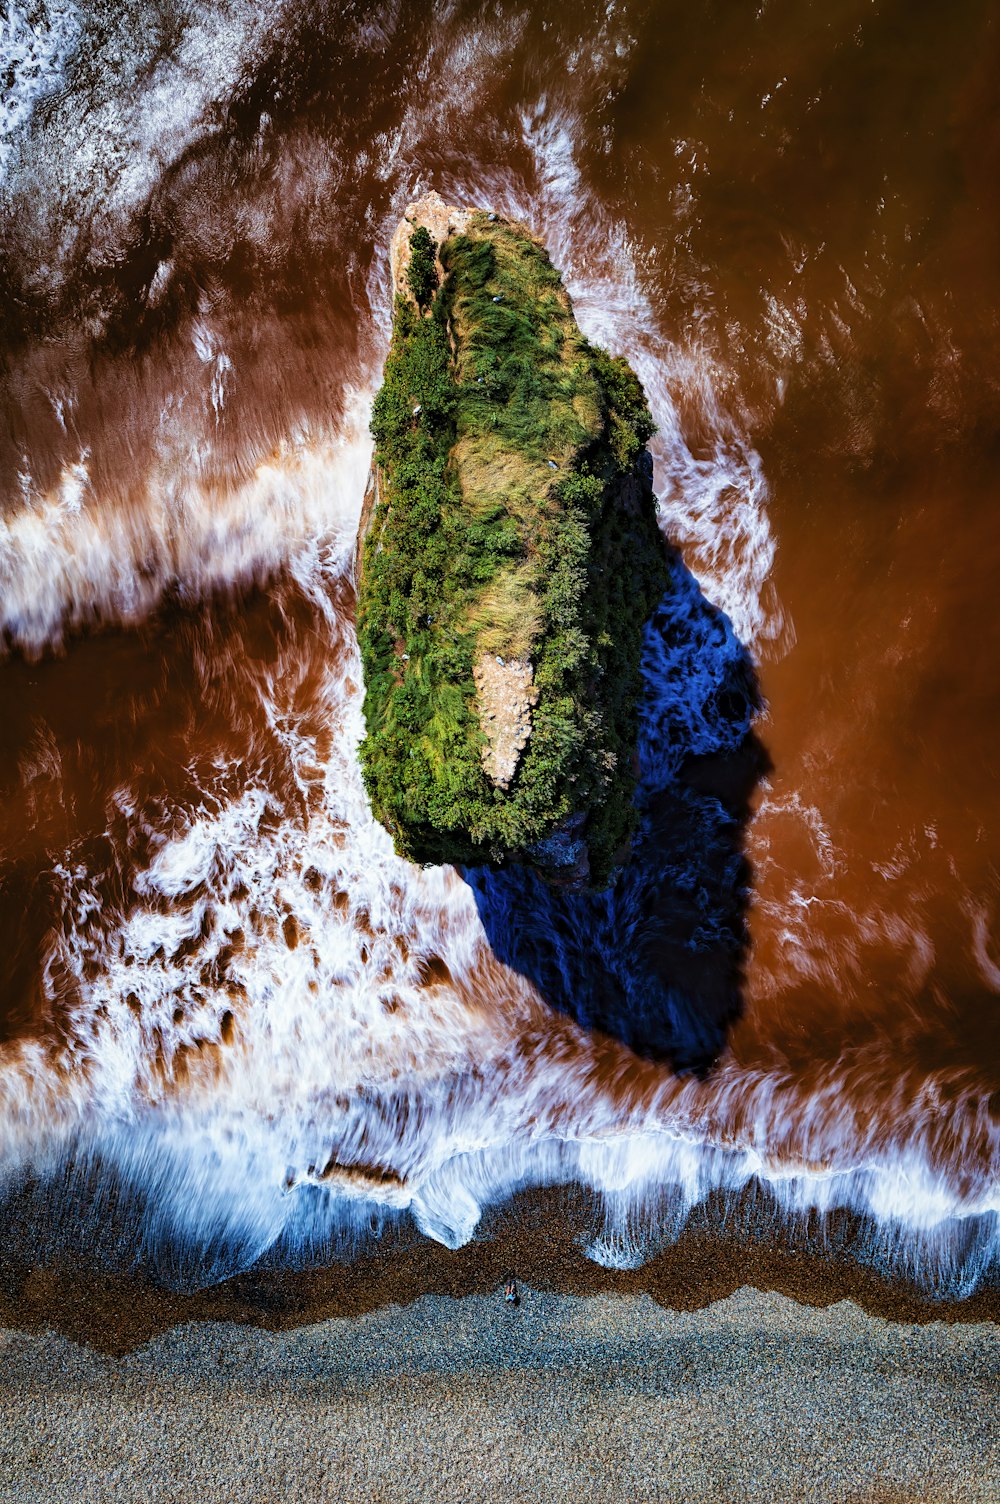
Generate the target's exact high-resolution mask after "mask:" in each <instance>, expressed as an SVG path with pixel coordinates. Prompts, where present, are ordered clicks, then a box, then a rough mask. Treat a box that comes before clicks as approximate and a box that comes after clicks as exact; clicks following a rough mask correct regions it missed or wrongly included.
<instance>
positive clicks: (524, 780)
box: [358, 215, 666, 884]
mask: <svg viewBox="0 0 1000 1504" xmlns="http://www.w3.org/2000/svg"><path fill="white" fill-rule="evenodd" d="M420 235H423V236H426V232H421V231H417V232H415V235H414V237H413V238H412V240H411V244H413V247H414V253H415V254H416V253H417V252H418V251H419V253H420V256H421V258H422V263H424V264H426V263H428V262H429V264H430V265H431V266H432V267H433V262H434V254H435V250H436V249H437V250H438V254H439V257H440V262H441V265H442V266H443V268H444V278H443V281H442V282H441V285H440V286H437V285H436V284H437V278H436V272H435V274H434V284H433V285H428V279H427V276H426V275H425V270H420V271H419V272H418V273H417V274H415V275H413V276H411V277H410V285H411V286H413V289H414V293H415V295H416V296H417V298H418V301H422V302H423V303H424V307H423V308H421V307H420V306H416V305H415V303H414V302H413V301H411V300H410V299H406V298H403V297H400V298H398V299H397V302H396V307H395V311H394V319H393V335H392V344H391V347H390V351H389V356H388V359H387V361H386V368H385V376H384V380H383V384H382V388H381V390H380V392H379V394H378V397H377V398H376V401H375V407H374V411H373V415H372V432H373V434H374V436H375V444H376V449H375V462H376V463H377V465H378V466H379V467H380V469H381V471H382V475H383V481H384V484H383V486H382V497H381V500H380V502H379V504H378V505H377V507H376V508H375V511H374V513H373V516H372V519H371V525H370V527H369V530H368V535H367V538H366V540H365V543H364V553H363V559H362V568H361V587H360V595H359V601H358V635H359V640H360V643H361V651H362V658H363V663H364V674H365V689H366V694H365V719H366V727H367V735H366V738H365V740H364V742H363V744H362V747H361V763H362V770H363V773H364V778H365V783H366V787H367V789H368V793H369V797H370V798H371V801H372V806H373V808H374V810H375V813H376V815H377V817H378V818H379V819H380V820H381V821H382V822H383V824H384V825H385V826H386V827H387V829H389V830H390V831H391V833H392V835H393V837H394V840H395V843H396V847H397V850H399V851H400V852H401V854H403V855H404V856H407V857H409V858H410V859H411V860H414V861H422V862H445V861H447V862H461V863H466V864H471V863H478V862H484V861H494V862H498V861H502V860H504V859H506V858H507V857H509V856H520V857H525V856H526V855H528V856H530V849H531V848H532V846H533V845H534V844H535V843H537V842H538V841H539V840H541V839H543V838H544V837H545V836H546V835H548V834H550V833H551V832H552V830H553V829H554V828H555V827H556V826H558V825H559V823H560V822H561V821H562V820H563V819H565V818H566V816H567V815H569V814H571V813H572V812H573V811H574V810H579V809H586V810H587V811H588V820H587V826H586V831H585V834H586V839H587V843H588V847H589V849H590V862H591V877H592V880H593V881H594V882H595V883H597V884H602V883H604V882H606V881H607V880H608V878H609V876H610V875H611V873H612V871H613V868H614V865H615V861H616V859H618V857H619V855H620V852H621V849H622V847H623V845H624V842H625V841H626V839H627V837H628V835H629V832H630V831H631V829H632V826H633V824H634V813H633V809H632V794H633V790H634V776H633V773H632V766H631V760H632V752H633V749H634V745H635V735H636V701H637V697H638V693H639V655H640V651H641V634H642V626H643V623H644V622H645V620H646V619H647V617H648V616H649V614H650V613H651V611H652V609H653V607H654V605H655V603H656V601H657V600H658V598H659V596H660V594H661V593H662V591H663V588H664V586H665V580H666V571H665V566H664V557H663V549H662V544H661V541H660V536H659V532H658V529H657V527H656V521H655V516H654V504H653V501H652V497H651V494H650V493H649V489H648V487H647V486H644V485H642V484H641V483H640V482H639V479H638V472H637V468H636V467H637V461H638V456H639V453H640V450H641V449H642V448H643V447H644V445H645V443H646V441H647V439H648V438H649V437H650V435H651V433H652V432H653V424H652V421H651V419H650V415H649V409H648V406H647V404H646V400H645V397H644V394H643V392H642V388H641V386H640V385H639V382H638V380H637V379H636V377H635V375H634V374H633V373H632V371H631V369H630V368H629V367H628V365H627V364H626V363H625V362H624V361H621V360H612V359H611V357H610V356H608V355H607V354H606V353H605V352H604V351H602V350H600V349H598V348H597V347H595V346H592V345H590V344H589V343H588V342H587V340H586V339H584V337H583V335H582V334H581V333H580V330H579V328H578V327H577V325H576V322H575V320H574V318H573V315H572V310H571V307H570V303H569V299H568V297H567V296H566V293H565V291H564V289H563V287H562V282H561V280H560V278H559V274H558V273H557V272H556V270H555V269H554V267H553V266H552V264H551V262H550V261H549V259H548V256H547V255H546V253H545V251H544V249H543V248H542V247H541V246H540V245H539V244H538V243H537V242H536V241H535V240H534V239H533V238H532V237H531V236H530V235H529V234H528V233H527V232H526V231H524V230H523V229H521V228H519V227H517V226H514V225H510V224H507V223H504V222H502V221H494V222H491V221H490V220H489V219H488V218H487V217H486V216H485V215H475V216H473V217H472V220H471V221H470V223H469V226H468V229H467V232H466V233H465V234H463V235H456V236H453V237H452V238H450V239H449V240H447V241H445V242H444V244H443V245H442V246H441V247H440V248H435V247H434V246H433V242H430V238H429V237H426V239H427V242H428V244H426V245H425V244H424V242H423V240H422V239H421V240H420V241H417V236H420ZM411 271H412V262H411ZM414 284H416V285H414ZM418 288H419V292H418ZM629 478H631V479H629ZM626 482H628V484H626ZM626 493H627V498H628V499H627V503H626V499H625V498H626ZM482 652H491V653H496V654H499V655H500V656H503V657H529V656H530V658H531V659H532V662H533V664H534V669H535V683H536V685H537V687H538V690H539V699H538V703H537V705H536V707H535V709H534V712H533V723H532V735H531V738H530V740H529V742H528V746H527V748H526V749H525V752H524V754H523V756H522V759H521V762H520V764H519V767H518V770H517V774H516V776H515V778H514V780H513V782H512V784H511V786H510V788H509V789H508V790H506V791H500V790H498V789H496V788H495V787H494V786H493V785H492V784H491V783H490V781H489V779H488V778H487V777H486V774H485V773H484V771H483V767H482V762H481V757H480V750H481V747H482V745H483V736H482V733H481V731H480V729H479V724H478V719H477V715H476V708H475V685H474V683H473V678H472V670H473V665H474V663H475V661H476V659H477V658H478V657H479V655H480V654H481V653H482Z"/></svg>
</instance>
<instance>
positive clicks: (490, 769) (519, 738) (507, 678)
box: [473, 653, 538, 789]
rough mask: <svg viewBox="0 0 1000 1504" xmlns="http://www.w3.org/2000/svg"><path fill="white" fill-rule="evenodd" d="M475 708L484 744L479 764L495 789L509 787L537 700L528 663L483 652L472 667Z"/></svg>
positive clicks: (526, 738)
mask: <svg viewBox="0 0 1000 1504" xmlns="http://www.w3.org/2000/svg"><path fill="white" fill-rule="evenodd" d="M473 677H474V679H475V681H476V708H477V710H478V713H479V724H480V726H481V727H482V730H483V735H484V736H485V737H486V745H485V746H484V747H483V767H484V768H485V769H486V775H487V777H488V778H489V779H490V780H491V782H493V783H494V784H495V785H496V786H497V788H498V789H506V788H509V787H510V782H511V779H512V778H513V777H514V774H515V773H516V771H517V764H518V761H519V759H520V756H521V753H522V752H523V751H524V749H525V746H526V745H527V742H528V737H529V736H530V735H531V707H532V706H533V705H535V704H537V702H538V690H537V689H536V688H535V686H534V684H533V683H532V678H533V670H532V667H531V664H530V663H526V662H524V661H522V660H521V659H517V658H515V659H513V660H512V661H511V662H507V661H505V660H504V659H503V658H499V657H497V656H495V655H494V654H491V653H484V654H483V655H482V657H481V658H480V659H479V661H478V662H477V664H476V666H475V669H474V670H473Z"/></svg>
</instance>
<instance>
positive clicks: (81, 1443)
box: [0, 1286, 1000, 1504]
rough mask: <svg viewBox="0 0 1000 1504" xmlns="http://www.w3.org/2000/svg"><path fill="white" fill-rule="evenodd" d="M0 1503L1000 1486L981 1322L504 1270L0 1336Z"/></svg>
mask: <svg viewBox="0 0 1000 1504" xmlns="http://www.w3.org/2000/svg"><path fill="white" fill-rule="evenodd" d="M0 1353H2V1362H0V1497H2V1498H3V1499H4V1500H10V1501H14V1500H15V1499H16V1500H17V1501H18V1504H26V1501H35V1500H38V1501H42V1500H45V1501H50V1500H51V1501H57V1500H62V1499H67V1500H69V1499H72V1500H73V1501H74V1504H82V1501H85V1500H106V1499H110V1498H113V1499H115V1500H131V1499H142V1500H144V1501H145V1500H155V1499H170V1500H181V1499H185V1500H186V1499H192V1500H193V1499H198V1500H229V1499H246V1498H254V1499H256V1500H261V1501H265V1500H268V1501H269V1500H281V1501H289V1500H299V1499H301V1500H307V1499H309V1500H314V1499H336V1500H352V1501H359V1504H360V1501H368V1500H372V1501H375V1500H386V1501H388V1500H393V1501H395V1500H401V1499H407V1500H424V1499H427V1500H434V1501H436V1504H443V1501H450V1500H456V1501H459V1500H461V1501H473V1500H492V1499H500V1498H506V1499H509V1500H548V1499H553V1498H560V1499H561V1498H565V1499H573V1500H579V1501H591V1500H593V1501H598V1500H620V1499H634V1500H659V1499H663V1500H668V1499H669V1500H684V1501H696V1500H705V1501H707V1500H712V1501H716V1500H718V1501H720V1504H722V1501H725V1504H737V1501H742V1500H747V1501H749V1500H758V1499H761V1500H765V1499H766V1500H768V1501H769V1504H775V1501H783V1500H795V1501H800V1500H806V1499H815V1500H822V1501H824V1504H833V1501H839V1500H844V1501H846V1500H851V1501H861V1500H864V1501H872V1504H874V1501H877V1500H878V1501H882V1500H886V1501H890V1500H891V1501H893V1504H901V1501H904V1500H906V1501H916V1500H921V1501H945V1500H963V1501H965V1500H970V1501H971V1500H976V1501H983V1504H986V1501H988V1500H995V1499H996V1498H997V1497H998V1496H1000V1445H998V1439H997V1437H998V1433H997V1423H996V1422H997V1400H998V1389H1000V1332H998V1331H997V1328H996V1327H995V1326H994V1325H992V1324H963V1323H952V1324H950V1325H949V1324H945V1323H943V1322H932V1323H929V1324H926V1325H924V1326H915V1325H911V1324H895V1323H890V1322H886V1321H883V1320H882V1319H880V1318H878V1317H872V1316H868V1315H866V1314H865V1313H863V1312H862V1311H861V1310H860V1309H859V1308H858V1307H857V1306H855V1305H854V1304H853V1303H851V1302H847V1301H843V1302H840V1303H838V1304H836V1305H833V1306H830V1307H829V1308H827V1309H825V1310H820V1309H811V1308H809V1307H806V1306H802V1305H799V1304H798V1303H796V1302H794V1301H792V1300H790V1299H788V1298H787V1297H785V1296H782V1295H778V1294H776V1293H761V1292H759V1291H756V1290H753V1289H749V1288H744V1289H741V1290H739V1291H737V1292H736V1293H735V1294H733V1295H731V1296H729V1297H727V1298H726V1299H725V1300H721V1301H718V1302H715V1303H713V1304H711V1305H709V1306H706V1307H705V1308H704V1309H702V1310H697V1311H691V1312H678V1311H671V1310H668V1309H664V1308H662V1307H660V1306H658V1305H657V1304H656V1302H655V1301H654V1300H653V1299H652V1298H651V1297H650V1296H649V1295H647V1294H640V1295H609V1294H601V1295H594V1296H592V1297H590V1298H582V1297H579V1296H573V1295H566V1294H554V1293H551V1292H545V1291H540V1290H536V1289H533V1288H530V1287H527V1286H525V1287H522V1301H521V1304H520V1306H519V1308H518V1309H516V1310H512V1309H511V1308H509V1307H506V1306H505V1305H504V1303H503V1301H502V1299H501V1298H500V1295H499V1292H498V1291H491V1293H490V1294H488V1295H470V1296H467V1297H466V1298H464V1299H454V1298H452V1297H450V1296H446V1295H425V1296H423V1297H421V1298H420V1299H418V1300H416V1301H414V1302H413V1303H412V1304H410V1305H408V1306H398V1305H392V1304H390V1305H387V1306H385V1307H383V1308H381V1309H379V1310H374V1311H369V1312H368V1313H367V1314H364V1315H360V1316H357V1317H353V1318H351V1317H334V1318H330V1319H327V1320H325V1321H322V1322H319V1323H317V1324H313V1325H307V1326H302V1327H298V1328H293V1329H291V1330H285V1331H266V1330H261V1329H260V1328H259V1327H252V1326H247V1325H245V1324H232V1323H220V1322H217V1321H211V1322H204V1323H195V1322H189V1323H187V1324H185V1325H182V1326H179V1327H177V1328H175V1329H172V1330H167V1331H165V1332H163V1333H162V1334H161V1335H159V1336H157V1337H156V1338H154V1339H153V1340H151V1341H149V1342H148V1343H146V1344H144V1345H143V1346H141V1347H139V1348H137V1349H135V1350H134V1351H132V1352H130V1353H126V1354H124V1355H122V1356H117V1357H110V1356H107V1355H102V1354H101V1353H99V1352H96V1351H95V1350H94V1349H93V1348H91V1347H88V1346H85V1345H81V1344H79V1343H77V1342H75V1341H73V1340H72V1339H70V1338H67V1337H65V1336H62V1335H59V1334H56V1333H54V1332H46V1331H42V1332H35V1333H26V1332H13V1331H6V1332H4V1333H3V1334H2V1336H0Z"/></svg>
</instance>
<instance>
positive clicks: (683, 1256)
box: [0, 1190, 1000, 1354]
mask: <svg viewBox="0 0 1000 1504" xmlns="http://www.w3.org/2000/svg"><path fill="white" fill-rule="evenodd" d="M584 1210H585V1209H584ZM580 1213H581V1203H580V1198H579V1197H578V1196H573V1195H570V1196H569V1197H567V1194H566V1193H565V1192H563V1191H558V1190H556V1191H553V1190H549V1191H532V1192H526V1193H523V1194H522V1195H520V1196H518V1197H516V1198H515V1200H514V1201H513V1202H512V1203H508V1204H507V1205H505V1206H502V1207H498V1208H494V1209H492V1210H491V1211H490V1212H488V1213H487V1214H486V1215H485V1216H484V1218H483V1223H482V1224H481V1227H480V1230H479V1231H478V1232H477V1234H476V1236H475V1237H474V1238H473V1240H472V1241H471V1242H470V1243H467V1244H466V1245H465V1246H464V1247H462V1248H459V1249H456V1250H451V1249H448V1248H445V1247H444V1246H443V1245H441V1244H439V1243H435V1242H433V1241H432V1240H430V1239H428V1238H425V1237H423V1236H422V1235H421V1234H419V1233H418V1232H416V1231H415V1230H414V1229H412V1228H411V1229H402V1230H401V1229H398V1228H394V1229H390V1230H388V1231H387V1232H386V1233H385V1234H384V1235H383V1236H382V1238H381V1239H380V1240H374V1239H373V1240H372V1242H371V1243H369V1244H368V1245H366V1246H365V1247H363V1248H361V1249H360V1250H359V1252H358V1254H357V1256H356V1257H354V1258H352V1259H350V1260H349V1261H334V1260H333V1259H331V1260H330V1261H329V1262H326V1263H323V1264H321V1265H317V1266H315V1267H311V1268H299V1269H295V1268H289V1267H278V1266H268V1265H267V1264H266V1263H265V1262H262V1263H260V1264H258V1265H256V1266H255V1267H253V1268H251V1269H249V1270H247V1271H246V1272H243V1273H240V1274H236V1275H234V1276H232V1277H231V1278H229V1279H226V1280H223V1281H221V1282H219V1283H217V1284H211V1285H207V1286H205V1287H203V1288H200V1289H195V1290H182V1289H177V1288H169V1287H167V1286H166V1285H165V1283H164V1282H163V1281H162V1280H158V1279H157V1278H156V1277H155V1276H154V1275H153V1274H152V1273H150V1272H148V1271H141V1270H140V1271H134V1272H127V1271H122V1269H121V1268H120V1267H119V1268H117V1269H116V1268H115V1267H114V1265H113V1264H112V1263H111V1261H110V1260H105V1261H103V1262H102V1260H101V1259H100V1258H99V1256H98V1255H96V1254H95V1253H94V1252H93V1251H91V1250H87V1249H84V1248H80V1247H76V1248H72V1247H66V1248H64V1249H63V1250H62V1252H61V1253H60V1254H58V1255H52V1256H50V1257H48V1258H47V1259H45V1260H44V1261H40V1260H38V1257H37V1254H35V1253H34V1252H32V1254H30V1255H29V1254H28V1252H27V1250H28V1249H32V1250H34V1248H35V1247H36V1246H37V1245H36V1244H35V1243H33V1242H32V1240H31V1238H30V1236H28V1235H27V1234H28V1232H29V1230H30V1227H29V1226H25V1224H24V1223H23V1222H22V1224H21V1227H20V1229H19V1234H20V1235H19V1236H17V1235H16V1230H15V1228H12V1225H11V1223H10V1222H8V1238H7V1243H6V1248H5V1250H4V1251H3V1252H0V1327H3V1328H6V1329H8V1330H22V1331H37V1330H39V1329H50V1330H55V1331H57V1332H60V1333H61V1334H63V1335H65V1336H67V1337H69V1338H71V1339H72V1340H74V1341H78V1342H82V1343H84V1344H85V1345H87V1346H89V1347H93V1348H95V1349H97V1350H98V1351H101V1352H105V1353H111V1354H122V1353H126V1352H129V1351H131V1350H133V1349H134V1348H136V1347H138V1346H140V1345H141V1344H143V1343H145V1342H148V1341H149V1340H151V1339H152V1338H154V1337H156V1336H158V1335H160V1334H162V1333H165V1332H167V1331H169V1330H170V1329H172V1328H174V1327H177V1326H181V1325H187V1324H190V1323H192V1322H193V1323H201V1322H213V1321H214V1322H219V1321H222V1322H234V1323H240V1324H244V1325H248V1326H257V1327H263V1328H268V1329H270V1330H273V1331H286V1330H291V1329H294V1328H296V1327H301V1326H306V1325H311V1324H314V1323H316V1322H320V1321H325V1320H330V1319H340V1318H357V1317H361V1316H365V1315H367V1314H370V1313H372V1312H377V1311H379V1310H381V1309H383V1308H385V1307H387V1306H390V1305H393V1306H403V1307H405V1306H408V1305H411V1304H413V1303H414V1302H416V1301H419V1300H420V1299H422V1298H423V1297H425V1296H449V1297H453V1298H456V1299H463V1298H468V1297H477V1296H484V1297H485V1296H490V1295H492V1294H494V1293H496V1292H497V1291H499V1290H500V1289H501V1288H502V1285H503V1282H504V1278H505V1276H506V1274H507V1272H508V1271H514V1273H515V1274H516V1276H517V1278H518V1280H519V1281H522V1282H524V1283H526V1284H529V1285H531V1286H532V1287H533V1288H535V1289H537V1290H538V1291H540V1292H544V1293H546V1294H549V1295H567V1296H573V1297H583V1298H589V1297H600V1296H628V1297H638V1296H640V1295H648V1296H649V1297H650V1298H651V1299H652V1300H653V1301H654V1302H655V1304H656V1305H658V1306H660V1307H661V1308H663V1309H664V1310H668V1311H675V1312H693V1311H698V1310H702V1309H705V1308H706V1307H709V1306H711V1305H712V1304H714V1303H716V1302H718V1301H719V1300H723V1299H725V1298H727V1297H728V1296H730V1295H732V1294H733V1293H734V1292H736V1291H737V1290H740V1289H742V1288H744V1287H750V1288H753V1289H756V1290H759V1291H761V1292H763V1293H768V1292H773V1293H776V1294H779V1295H782V1296H785V1297H787V1298H788V1299H790V1300H792V1301H794V1302H796V1303H797V1304H798V1305H799V1306H801V1307H803V1308H810V1307H812V1308H816V1309H823V1308H826V1307H828V1306H830V1305H833V1304H835V1303H837V1302H839V1301H843V1300H850V1301H851V1302H852V1303H853V1304H854V1305H856V1306H857V1307H858V1308H859V1310H861V1311H862V1312H864V1313H865V1314H866V1315H868V1316H873V1317H878V1318H880V1319H883V1320H886V1321H890V1322H894V1323H897V1324H903V1323H905V1324H909V1325H913V1326H917V1327H919V1326H923V1325H926V1324H928V1323H932V1322H939V1323H942V1324H944V1325H968V1324H970V1323H989V1324H993V1325H997V1324H998V1323H1000V1286H998V1285H997V1283H995V1282H993V1281H989V1282H986V1283H984V1284H983V1285H982V1286H980V1288H979V1289H977V1290H976V1291H975V1292H974V1293H973V1294H971V1295H970V1296H968V1297H967V1298H965V1299H964V1300H946V1299H934V1298H932V1297H931V1296H929V1295H928V1294H927V1293H926V1292H923V1291H921V1290H920V1289H918V1288H917V1287H915V1286H913V1285H911V1284H908V1283H906V1282H905V1281H903V1280H901V1279H899V1278H891V1277H885V1276H883V1275H880V1274H879V1273H877V1272H875V1271H874V1270H872V1269H869V1268H867V1267H865V1266H864V1265H863V1264H861V1263H860V1262H858V1261H856V1260H855V1259H854V1258H853V1257H851V1256H849V1255H848V1254H844V1253H841V1254H839V1255H837V1256H832V1255H831V1256H822V1255H820V1254H818V1253H816V1252H814V1251H799V1250H796V1249H795V1248H794V1247H793V1246H790V1245H789V1244H788V1243H782V1242H781V1241H780V1240H779V1239H778V1238H776V1237H774V1236H773V1235H765V1234H763V1233H757V1234H753V1235H749V1236H747V1237H746V1238H745V1239H742V1238H741V1239H738V1238H735V1237H733V1236H726V1235H725V1234H724V1233H721V1232H718V1231H708V1230H704V1229H699V1228H691V1227H689V1228H688V1229H686V1230H685V1231H684V1232H682V1233H681V1235H680V1236H679V1238H678V1239H677V1241H676V1242H675V1243H673V1244H671V1245H669V1246H668V1247H666V1248H665V1249H663V1250H661V1251H660V1252H659V1253H657V1254H656V1255H655V1256H654V1257H652V1258H651V1259H649V1260H648V1262H646V1263H643V1264H640V1265H639V1266H638V1267H636V1268H632V1269H612V1268H606V1267H604V1266H603V1265H600V1264H597V1263H595V1262H594V1261H593V1260H592V1259H589V1258H588V1257H586V1255H585V1254H584V1253H583V1251H582V1248H581V1247H580V1246H579V1243H578V1242H577V1228H578V1227H579V1225H580V1223H581V1221H586V1220H588V1219H587V1218H586V1217H581V1215H580ZM14 1221H15V1223H16V1221H17V1219H14ZM12 1231H15V1236H14V1237H12V1236H11V1232H12ZM844 1241H847V1239H846V1237H845V1238H844ZM18 1244H19V1245H20V1248H21V1250H22V1251H21V1252H20V1254H16V1253H14V1252H13V1251H12V1250H13V1249H15V1248H16V1247H17V1246H18ZM103 1246H104V1247H105V1248H108V1247H117V1248H118V1249H119V1250H120V1249H121V1248H122V1246H124V1240H118V1239H116V1238H115V1236H114V1229H112V1235H111V1236H110V1237H109V1238H108V1239H107V1241H105V1242H104V1245H103Z"/></svg>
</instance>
